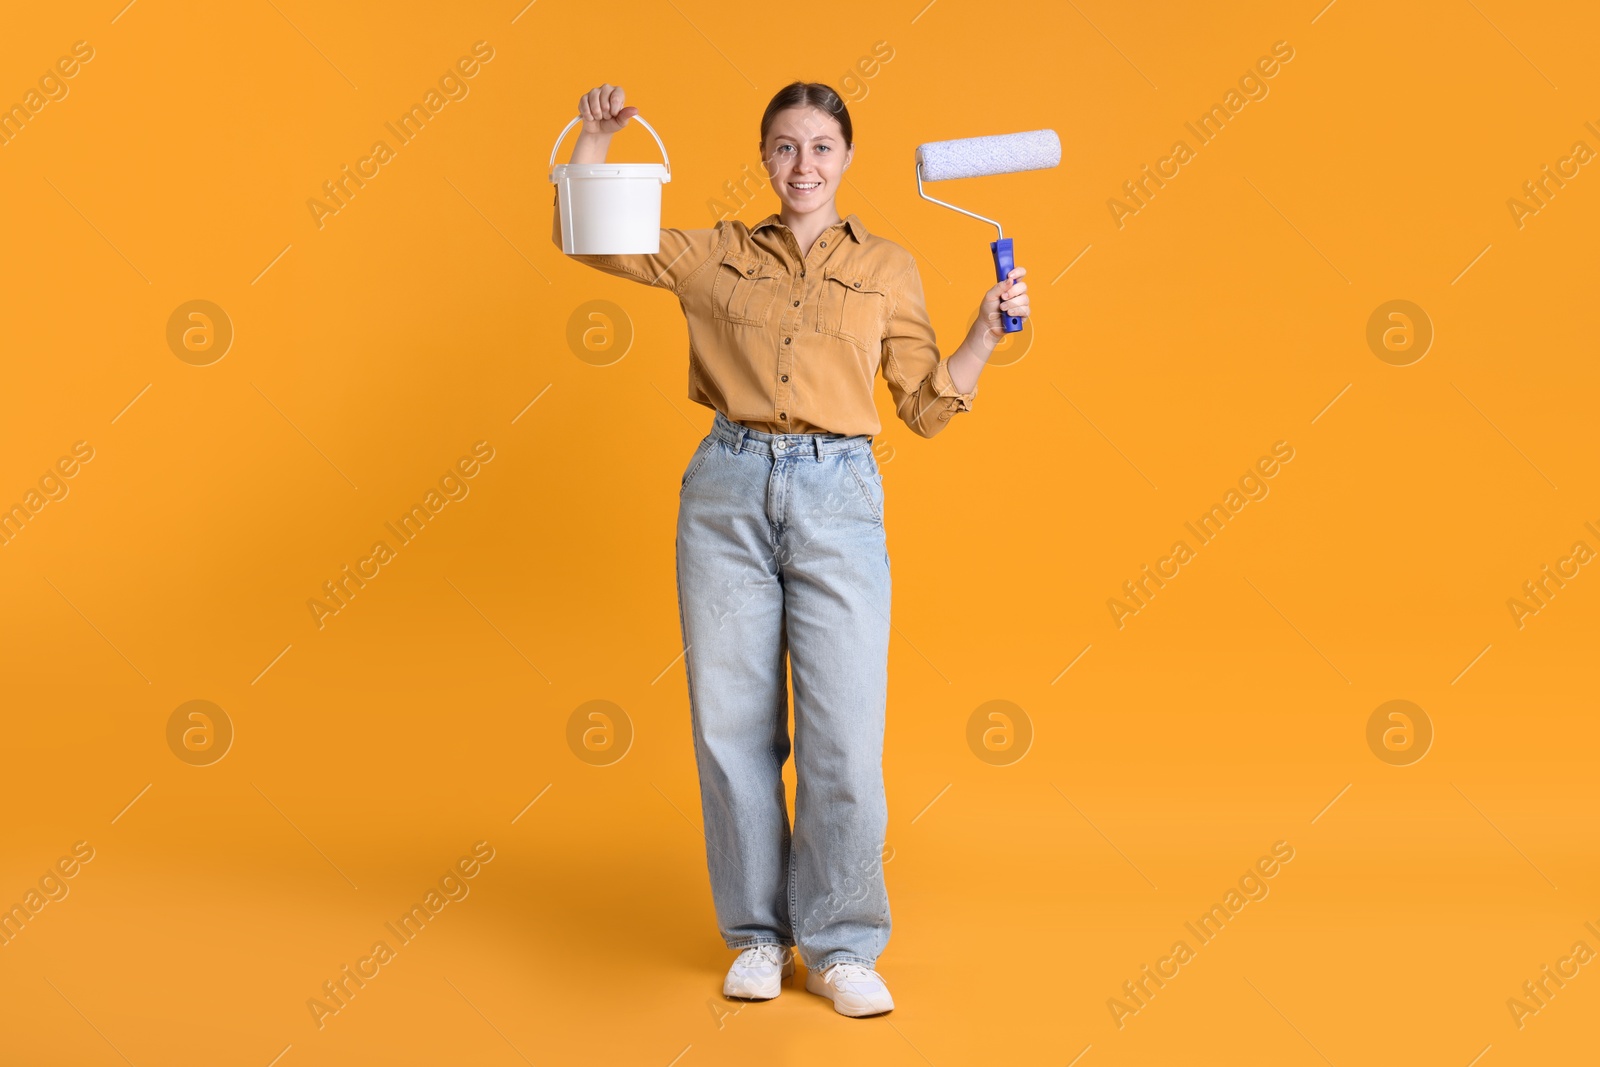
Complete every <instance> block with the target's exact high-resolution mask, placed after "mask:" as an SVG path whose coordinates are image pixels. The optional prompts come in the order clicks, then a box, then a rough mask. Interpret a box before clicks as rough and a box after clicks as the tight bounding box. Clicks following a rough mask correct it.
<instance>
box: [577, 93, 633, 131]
mask: <svg viewBox="0 0 1600 1067" xmlns="http://www.w3.org/2000/svg"><path fill="white" fill-rule="evenodd" d="M638 113H639V109H638V108H636V107H623V106H622V86H620V85H611V84H609V83H608V84H606V85H602V86H600V87H599V88H596V89H590V90H589V91H588V92H586V93H584V94H583V95H582V96H580V97H578V115H579V116H580V117H581V118H582V119H583V132H584V133H590V134H601V135H603V136H606V137H610V136H611V135H612V134H614V133H616V132H617V131H618V130H620V129H622V127H624V126H626V125H627V124H628V120H629V119H631V118H633V116H635V115H637V114H638Z"/></svg>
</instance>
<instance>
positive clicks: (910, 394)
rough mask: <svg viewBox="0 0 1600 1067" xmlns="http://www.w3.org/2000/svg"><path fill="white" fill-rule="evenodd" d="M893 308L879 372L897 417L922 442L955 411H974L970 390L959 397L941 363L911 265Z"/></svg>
mask: <svg viewBox="0 0 1600 1067" xmlns="http://www.w3.org/2000/svg"><path fill="white" fill-rule="evenodd" d="M889 299H890V300H891V301H892V304H891V306H890V308H889V313H888V318H887V321H886V324H885V327H884V334H883V360H882V369H883V377H884V380H885V381H887V382H888V383H889V393H890V395H891V396H892V397H894V409H895V414H897V415H898V416H899V417H900V421H901V422H904V423H905V424H906V425H907V426H909V427H911V429H912V431H913V432H914V433H917V434H919V435H920V436H922V437H932V436H933V435H934V434H936V433H938V432H939V431H940V430H942V429H944V428H945V425H946V424H947V423H949V421H950V417H951V416H952V415H954V414H955V413H956V412H958V411H970V410H972V401H973V398H975V397H976V396H977V395H978V387H977V386H976V385H974V386H973V387H972V391H971V392H967V393H963V392H961V391H960V390H958V389H957V388H956V385H955V382H954V381H952V380H951V378H950V366H949V360H946V359H941V358H940V357H939V344H938V341H937V339H936V338H935V337H934V332H933V324H932V323H931V322H929V321H928V304H927V298H926V297H925V296H924V294H923V291H922V275H921V274H919V273H918V271H917V261H916V260H914V259H913V260H912V261H911V263H910V265H909V266H908V267H907V268H906V272H905V274H904V275H903V276H902V277H901V278H900V280H899V281H898V282H897V283H896V284H895V286H894V292H893V293H891V294H890V298H889Z"/></svg>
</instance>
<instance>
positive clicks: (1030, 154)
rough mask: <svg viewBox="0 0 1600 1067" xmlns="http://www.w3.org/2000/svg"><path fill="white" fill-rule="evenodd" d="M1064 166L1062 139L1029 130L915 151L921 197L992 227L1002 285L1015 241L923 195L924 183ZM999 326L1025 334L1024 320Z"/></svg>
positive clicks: (1005, 319) (1007, 318)
mask: <svg viewBox="0 0 1600 1067" xmlns="http://www.w3.org/2000/svg"><path fill="white" fill-rule="evenodd" d="M1060 163H1061V138H1059V137H1057V136H1056V131H1054V130H1029V131H1028V132H1027V133H1006V134H999V135H996V136H993V137H964V138H962V139H960V140H958V141H930V142H928V143H927V144H921V145H918V146H917V193H918V194H919V195H920V196H921V197H922V199H924V200H932V201H933V202H934V203H935V204H940V205H943V206H944V207H947V208H950V209H951V210H952V211H959V212H961V213H962V214H963V215H971V216H972V217H973V218H975V219H978V220H980V221H982V222H987V223H989V224H991V225H992V226H994V229H995V240H993V241H991V242H989V251H990V252H992V253H994V271H995V281H1000V282H1003V281H1005V280H1006V275H1008V274H1010V273H1011V268H1012V267H1014V266H1015V265H1016V263H1015V261H1014V260H1013V258H1012V249H1011V238H1009V237H1007V236H1005V231H1003V230H1002V229H1001V228H1000V224H999V223H998V222H996V221H995V220H994V219H991V218H985V217H984V216H982V215H979V214H976V213H974V212H971V211H968V210H967V209H966V208H960V207H956V206H955V205H954V204H946V203H945V202H944V201H943V200H938V199H935V198H934V197H931V196H929V195H928V194H927V193H925V192H923V189H922V183H923V182H925V181H926V182H942V181H949V180H951V179H953V178H976V177H979V176H981V175H985V174H1012V173H1015V172H1017V171H1023V170H1049V169H1050V168H1051V167H1054V166H1057V165H1059V164H1060ZM1000 324H1001V327H1002V328H1003V329H1004V331H1005V332H1006V333H1016V332H1017V331H1018V330H1021V329H1022V319H1021V318H1019V317H1018V316H1016V315H1007V314H1006V313H1005V312H1004V311H1002V312H1001V313H1000Z"/></svg>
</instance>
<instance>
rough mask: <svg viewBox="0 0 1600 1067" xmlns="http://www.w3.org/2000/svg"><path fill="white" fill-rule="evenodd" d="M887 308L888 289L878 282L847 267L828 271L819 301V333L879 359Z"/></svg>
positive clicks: (825, 274)
mask: <svg viewBox="0 0 1600 1067" xmlns="http://www.w3.org/2000/svg"><path fill="white" fill-rule="evenodd" d="M888 305H889V292H888V289H887V287H885V286H884V284H883V283H882V282H880V281H878V280H877V279H876V278H872V277H869V276H868V275H865V274H862V273H861V272H859V271H856V270H852V269H850V268H848V267H828V268H826V269H825V270H824V271H823V275H822V292H821V293H820V294H819V297H818V305H817V332H818V333H825V334H828V335H830V336H833V337H841V338H843V339H844V340H846V341H849V342H850V343H851V344H853V345H855V346H856V347H857V348H858V349H860V350H861V351H862V352H863V353H864V354H866V355H868V356H874V355H877V353H878V351H879V342H880V341H881V340H882V338H883V321H884V316H885V315H886V314H887V312H888Z"/></svg>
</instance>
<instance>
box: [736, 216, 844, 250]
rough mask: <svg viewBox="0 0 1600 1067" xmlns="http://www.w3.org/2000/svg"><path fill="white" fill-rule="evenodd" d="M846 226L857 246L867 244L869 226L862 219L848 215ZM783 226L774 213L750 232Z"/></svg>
mask: <svg viewBox="0 0 1600 1067" xmlns="http://www.w3.org/2000/svg"><path fill="white" fill-rule="evenodd" d="M844 224H845V228H846V229H848V230H849V231H850V234H851V236H853V237H854V238H855V239H856V243H857V244H865V243H866V240H867V226H866V223H864V222H862V221H861V219H859V218H858V217H857V216H856V214H855V212H851V213H850V214H848V215H846V216H845V217H844ZM781 225H783V219H782V218H781V217H780V216H779V215H778V213H777V212H776V211H774V212H773V213H772V214H770V215H768V216H767V217H766V218H764V219H762V220H761V221H760V222H758V223H756V224H755V225H754V226H752V227H750V232H751V233H755V232H756V231H757V230H759V229H761V228H762V227H763V226H781ZM834 225H838V223H835V224H834Z"/></svg>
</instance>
